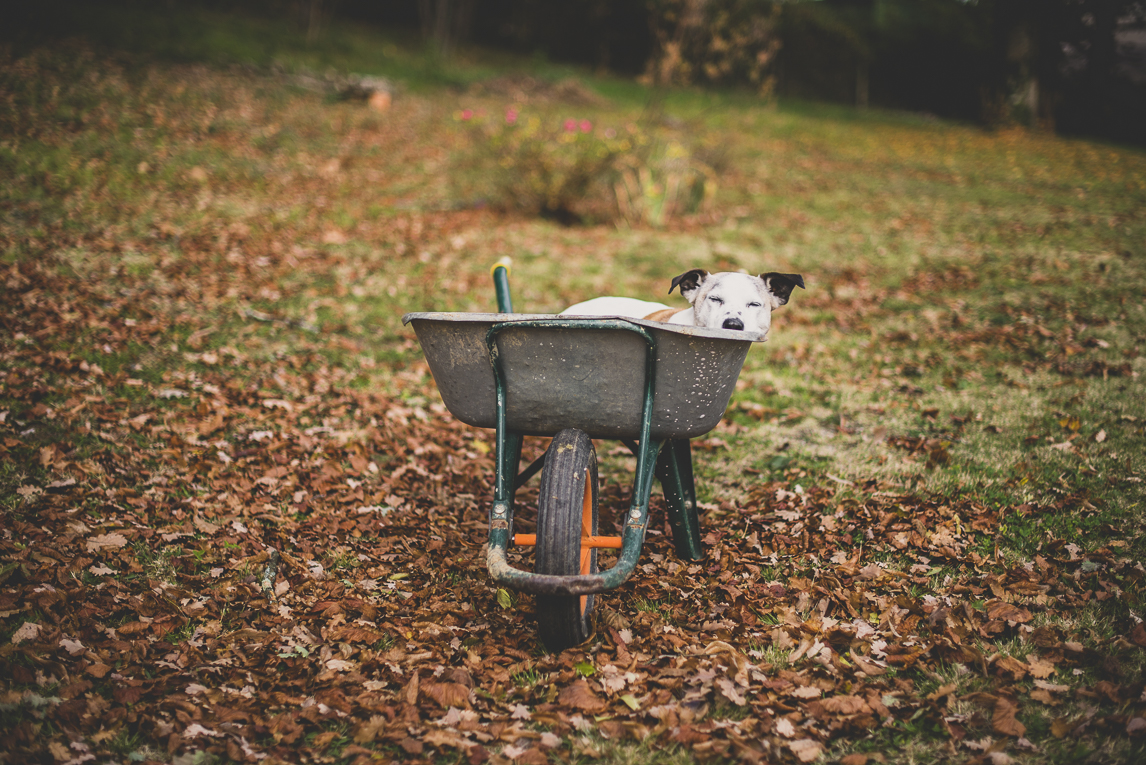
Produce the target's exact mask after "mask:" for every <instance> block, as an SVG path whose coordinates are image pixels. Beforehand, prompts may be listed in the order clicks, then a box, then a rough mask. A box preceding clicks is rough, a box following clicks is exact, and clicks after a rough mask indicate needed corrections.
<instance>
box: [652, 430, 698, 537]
mask: <svg viewBox="0 0 1146 765" xmlns="http://www.w3.org/2000/svg"><path fill="white" fill-rule="evenodd" d="M657 478H658V479H660V482H661V488H662V489H664V493H665V502H666V503H667V504H668V518H669V525H670V526H671V527H672V537H673V543H674V544H675V545H676V554H677V557H679V558H683V559H684V560H701V559H703V558H704V548H703V547H702V546H701V543H700V518H699V516H698V515H697V512H696V486H695V484H694V483H693V479H692V448H691V447H690V445H689V442H688V439H687V438H674V439H670V440H668V441H666V442H665V445H664V448H663V449H661V453H660V456H659V457H657Z"/></svg>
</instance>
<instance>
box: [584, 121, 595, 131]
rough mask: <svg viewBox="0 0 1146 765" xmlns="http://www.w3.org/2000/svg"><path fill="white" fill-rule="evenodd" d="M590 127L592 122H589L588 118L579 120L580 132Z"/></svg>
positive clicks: (590, 128) (588, 129)
mask: <svg viewBox="0 0 1146 765" xmlns="http://www.w3.org/2000/svg"><path fill="white" fill-rule="evenodd" d="M592 129H593V123H592V122H590V121H589V120H581V132H582V133H588V132H589V131H590V130H592Z"/></svg>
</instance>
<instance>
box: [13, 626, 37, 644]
mask: <svg viewBox="0 0 1146 765" xmlns="http://www.w3.org/2000/svg"><path fill="white" fill-rule="evenodd" d="M40 629H41V628H40V625H39V624H36V623H35V622H24V624H23V625H21V626H20V627H19V629H17V630H16V631H15V632H13V633H12V644H13V645H20V643H24V642H27V641H29V640H35V639H36V638H38V637H40Z"/></svg>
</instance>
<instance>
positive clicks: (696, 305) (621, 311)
mask: <svg viewBox="0 0 1146 765" xmlns="http://www.w3.org/2000/svg"><path fill="white" fill-rule="evenodd" d="M678 285H679V286H680V292H681V294H682V295H684V298H685V300H687V301H688V302H689V303H691V304H692V305H691V307H690V308H679V309H673V308H670V307H669V306H667V305H664V304H663V303H652V302H649V301H647V300H637V299H635V298H624V297H599V298H594V299H592V300H586V301H585V302H583V303H577V304H576V305H572V306H569V307H568V308H566V309H565V310H564V311H562V312H561V315H562V316H621V317H626V318H633V319H650V320H652V321H663V322H667V323H669V324H686V325H692V326H696V327H709V328H711V329H736V330H744V331H747V332H758V333H760V334H762V335H767V334H768V330H769V329H770V328H771V326H772V311H774V310H775V309H777V308H779V307H780V306H782V305H784V304H785V303H787V302H788V298H789V297H790V296H791V294H792V290H793V289H794V288H795V287H797V286H798V287H800V288H803V287H804V279H803V277H801V276H800V275H799V274H779V273H775V272H769V273H765V274H760V275H759V276H751V275H749V274H738V273H733V272H730V271H725V272H722V273H716V274H710V273H708V272H707V271H705V270H703V269H699V268H694V269H693V270H691V271H686V272H685V273H683V274H681V275H680V276H678V277H676V278H674V279H673V280H672V286H671V287H670V288H669V292H670V293H671V292H672V291H673V290H674V289H676V288H677V286H678Z"/></svg>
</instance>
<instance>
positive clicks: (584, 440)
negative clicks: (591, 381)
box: [534, 428, 599, 653]
mask: <svg viewBox="0 0 1146 765" xmlns="http://www.w3.org/2000/svg"><path fill="white" fill-rule="evenodd" d="M586 490H588V491H589V492H590V495H589V497H588V502H590V503H591V504H592V521H591V523H588V524H583V518H584V519H585V520H586V521H587V520H588V517H587V516H588V515H589V508H588V506H587V505H586V496H585V492H586ZM598 502H599V496H598V492H597V452H596V451H595V450H594V449H593V442H592V440H590V438H589V436H588V435H587V434H586V433H585V432H584V431H581V430H577V429H575V428H570V429H568V430H563V431H561V432H560V433H558V434H557V435H556V436H554V437H553V441H552V442H551V443H550V444H549V449H548V450H547V451H546V452H545V467H543V468H542V470H541V489H540V495H539V497H538V507H537V547H536V549H535V553H536V562H535V563H534V571H535V572H536V573H538V574H557V575H561V576H569V575H572V574H580V573H596V572H597V550H596V549H593V550H591V551H590V553H589V556H588V561H587V565H585V566H584V570H583V565H582V560H581V537H582V533H583V525H588V526H589V528H588V529H587V531H588V534H589V535H590V536H596V535H597V513H598V509H597V508H598ZM595 602H596V596H594V595H588V596H577V595H538V596H537V632H538V636H539V637H540V638H541V642H542V644H543V645H544V646H545V648H546V650H549V651H551V652H553V653H557V652H559V651H563V650H565V649H566V648H572V647H573V646H577V645H580V644H582V643H584V642H585V641H586V640H588V639H589V638H590V637H591V636H592V635H593V606H594V605H595Z"/></svg>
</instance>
